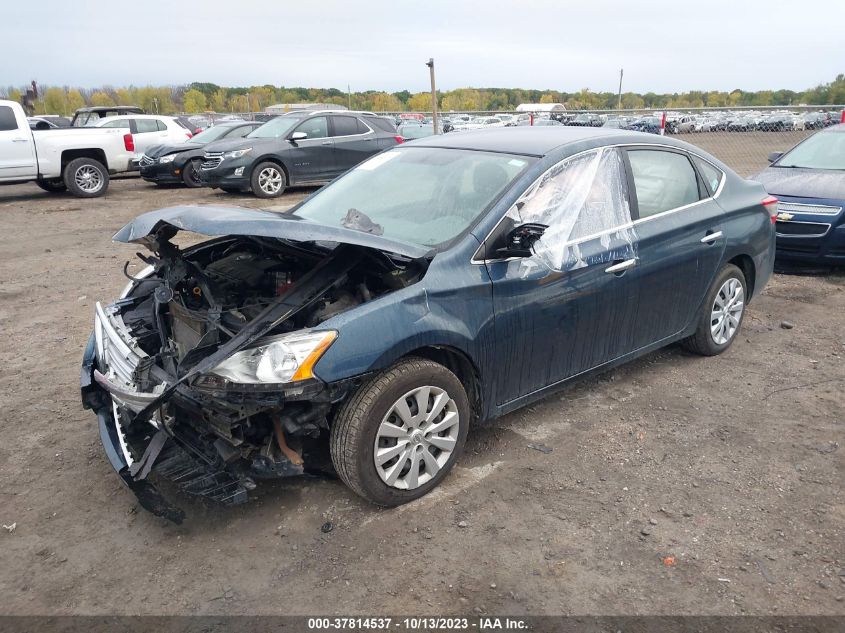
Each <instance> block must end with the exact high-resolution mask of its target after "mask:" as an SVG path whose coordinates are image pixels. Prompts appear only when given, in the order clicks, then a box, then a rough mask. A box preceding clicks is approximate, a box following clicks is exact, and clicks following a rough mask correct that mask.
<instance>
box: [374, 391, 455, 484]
mask: <svg viewBox="0 0 845 633" xmlns="http://www.w3.org/2000/svg"><path fill="white" fill-rule="evenodd" d="M459 422H460V416H459V413H458V406H457V404H456V403H455V400H454V399H453V398H452V397H451V396H450V395H449V394H448V393H447V392H446V390H445V389H441V388H440V387H434V386H424V387H417V388H416V389H413V390H411V391H409V392H408V393H406V394H405V395H404V396H402V397H401V398H399V399H398V400H397V401H396V402H394V403H393V406H391V407H390V409H389V410H388V412H387V414H386V415H385V416H384V418H382V422H381V424H380V425H379V427H378V430H377V431H376V441H375V451H374V453H373V458H374V461H375V467H376V471H377V472H378V474H379V477H380V478H381V480H382V481H383V482H384V483H386V484H387V485H388V486H392V487H394V488H399V489H401V490H413V489H415V488H418V487H420V486H422V485H424V484H425V483H426V482H428V481H430V480H431V479H432V478H434V477H435V476H436V475H437V473H438V472H439V471H440V470H441V469H442V468H443V467H444V466H445V465H446V462H448V461H449V457H451V455H452V452H453V451H454V450H455V446H456V444H457V441H458V433H459V431H460V424H459Z"/></svg>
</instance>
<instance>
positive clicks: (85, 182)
mask: <svg viewBox="0 0 845 633" xmlns="http://www.w3.org/2000/svg"><path fill="white" fill-rule="evenodd" d="M73 180H74V182H76V185H77V186H78V187H79V188H80V189H82V191H84V192H85V193H96V192H98V191H99V190H100V189H101V188H102V187H103V175H102V174H101V173H100V171H99V170H98V169H96V168H95V167H92V166H91V165H83V166H82V167H80V168H79V169H77V170H76V173H75V174H74V175H73Z"/></svg>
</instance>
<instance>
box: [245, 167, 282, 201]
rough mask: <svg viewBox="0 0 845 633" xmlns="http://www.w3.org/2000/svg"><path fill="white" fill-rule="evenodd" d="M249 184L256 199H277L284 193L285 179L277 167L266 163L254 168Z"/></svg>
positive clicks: (280, 169)
mask: <svg viewBox="0 0 845 633" xmlns="http://www.w3.org/2000/svg"><path fill="white" fill-rule="evenodd" d="M249 184H250V185H251V186H252V193H254V194H255V195H256V197H258V198H278V197H279V196H281V195H282V194H283V193H284V192H285V187H286V186H287V178H285V172H284V170H283V169H282V168H281V167H279V165H277V164H276V163H271V162H269V161H267V162H264V163H259V164H258V165H256V166H255V168H254V169H253V170H252V176H251V177H250V179H249Z"/></svg>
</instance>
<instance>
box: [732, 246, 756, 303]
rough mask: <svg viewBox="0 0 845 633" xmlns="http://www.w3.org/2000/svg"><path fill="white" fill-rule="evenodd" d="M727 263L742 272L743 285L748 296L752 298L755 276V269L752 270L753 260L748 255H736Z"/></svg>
mask: <svg viewBox="0 0 845 633" xmlns="http://www.w3.org/2000/svg"><path fill="white" fill-rule="evenodd" d="M728 263H729V264H733V265H734V266H736V267H737V268H739V269H740V270H741V271H742V274H743V275H745V285H746V286H747V287H748V296H749V297H751V296H753V295H754V281H755V278H756V275H757V272H756V269H755V268H754V260H753V259H751V258H750V257H749V256H748V255H737V256H736V257H734V258H733V259H732V260H730V261H729V262H728Z"/></svg>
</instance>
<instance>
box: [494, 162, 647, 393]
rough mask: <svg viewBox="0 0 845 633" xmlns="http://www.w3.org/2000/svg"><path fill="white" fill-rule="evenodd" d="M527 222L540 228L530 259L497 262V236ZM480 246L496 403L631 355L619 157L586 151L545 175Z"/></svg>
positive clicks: (625, 211) (630, 260) (627, 222)
mask: <svg viewBox="0 0 845 633" xmlns="http://www.w3.org/2000/svg"><path fill="white" fill-rule="evenodd" d="M526 222H533V223H539V224H543V225H547V227H548V228H546V229H545V232H544V234H543V236H542V237H541V238H540V240H539V241H538V242H536V243H535V244H534V246H533V248H532V255H531V256H530V257H520V258H509V259H504V260H502V259H496V257H497V254H498V253H497V252H496V251H495V250H494V249H495V244H496V243H497V240H501V233H505V234H507V232H508V231H509V229H510V228H511V227H514V226H519V225H521V224H524V223H526ZM485 248H486V249H487V250H485V253H484V256H485V260H486V266H487V268H488V272H489V275H490V278H491V280H492V285H493V305H494V310H495V332H496V345H497V353H498V357H499V359H500V361H501V365H502V371H501V372H500V373H498V374H497V376H496V403H497V404H499V405H502V404H506V403H508V402H510V401H513V400H515V399H517V398H520V397H523V396H525V395H528V394H530V393H532V392H535V391H538V390H540V389H543V388H544V387H546V386H548V385H550V384H554V383H556V382H560V381H562V380H566V379H567V378H570V377H572V376H575V375H578V374H580V373H583V372H585V371H589V370H590V369H592V368H594V367H596V366H598V365H601V364H604V363H606V362H609V361H612V360H613V359H615V358H618V357H620V356H623V355H625V354H626V353H628V352H630V351H632V350H633V349H634V347H633V345H634V344H635V343H634V340H633V337H632V334H631V328H632V318H631V313H632V310H633V309H634V308H635V305H636V299H637V298H636V296H635V292H634V291H633V290H632V284H631V283H630V280H631V279H632V277H633V274H634V273H633V270H635V268H636V264H637V254H636V251H637V244H636V241H635V240H634V239H633V235H632V233H631V217H630V211H629V204H628V193H627V181H626V178H625V175H624V170H623V166H622V161H621V157H620V155H619V152H618V151H617V150H615V149H612V148H605V149H601V150H596V151H592V152H586V153H585V154H584V155H582V156H579V157H577V158H573V159H568V160H565V161H563V163H561V164H560V165H559V166H555V167H553V168H552V169H550V170H549V171H548V172H547V173H546V174H544V175H543V176H542V177H541V178H540V179H539V180H538V181H536V182H535V183H534V184H532V185H531V186H530V187H529V188H528V189H527V191H526V193H525V194H523V196H522V197H521V198H520V200H518V201H517V203H516V204H515V205H514V207H512V209H511V210H510V211H509V212H508V214H507V215H506V217H505V218H504V219H503V221H502V222H501V223H500V227H497V229H496V230H494V231H493V234H492V235H491V236H490V237H489V238H488V239H487V240H486V241H485ZM614 266H620V267H619V268H618V269H614V268H612V267H614ZM608 269H610V270H608Z"/></svg>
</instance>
